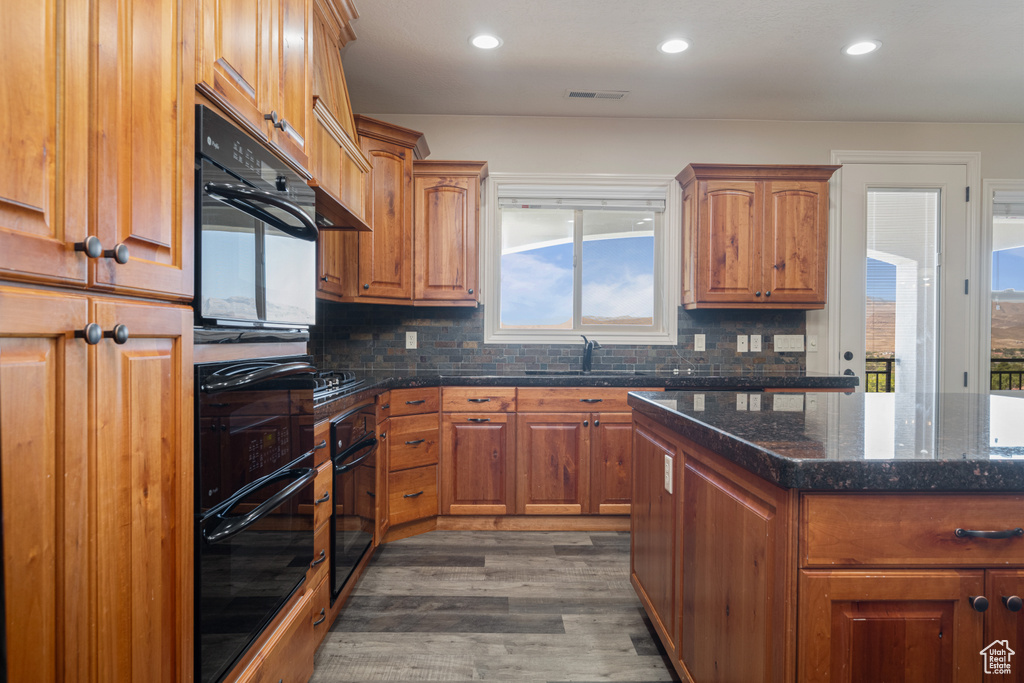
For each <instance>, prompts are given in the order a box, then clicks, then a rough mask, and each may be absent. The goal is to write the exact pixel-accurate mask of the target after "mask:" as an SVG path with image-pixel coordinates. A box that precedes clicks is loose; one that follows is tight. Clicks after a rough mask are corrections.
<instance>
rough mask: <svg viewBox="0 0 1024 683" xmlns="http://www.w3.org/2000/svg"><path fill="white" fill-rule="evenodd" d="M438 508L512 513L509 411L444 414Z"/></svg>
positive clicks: (455, 511)
mask: <svg viewBox="0 0 1024 683" xmlns="http://www.w3.org/2000/svg"><path fill="white" fill-rule="evenodd" d="M442 424H443V427H442V430H443V440H444V448H443V450H442V455H441V458H442V459H441V513H442V514H445V515H510V514H513V513H514V512H515V464H514V463H515V416H514V415H509V414H507V413H478V414H468V413H445V414H444V416H443V418H442Z"/></svg>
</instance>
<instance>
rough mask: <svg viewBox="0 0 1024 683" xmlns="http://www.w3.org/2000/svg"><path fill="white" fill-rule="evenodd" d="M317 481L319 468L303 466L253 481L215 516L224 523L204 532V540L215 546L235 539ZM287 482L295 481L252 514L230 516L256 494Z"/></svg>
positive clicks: (228, 501) (258, 506)
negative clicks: (235, 536) (307, 485)
mask: <svg viewBox="0 0 1024 683" xmlns="http://www.w3.org/2000/svg"><path fill="white" fill-rule="evenodd" d="M315 478H316V470H315V469H313V468H312V467H299V468H295V469H291V468H289V469H286V470H281V471H280V472H275V473H274V474H271V475H268V476H266V477H263V479H259V480H257V481H256V482H253V485H252V486H247V487H245V488H244V489H242V490H241V491H239V492H238V493H237V494H235V495H234V496H233V497H232V498H229V499H228V500H227V501H225V502H224V504H223V505H222V506H221V507H220V509H219V511H218V512H217V513H216V514H215V515H213V516H214V517H216V518H217V519H219V520H221V523H220V524H218V525H217V527H216V528H215V529H213V531H209V532H208V531H206V530H205V529H204V530H203V540H204V541H206V542H207V543H211V544H212V543H220V542H221V541H223V540H226V539H228V538H230V537H232V536H234V535H235V534H237V533H239V532H240V531H243V530H244V529H246V528H247V527H250V526H252V525H253V524H255V523H256V522H258V521H259V520H260V519H262V518H263V517H266V516H267V515H268V514H269V513H270V512H271V511H272V510H274V509H275V508H277V507H278V506H279V505H281V503H283V502H285V501H286V500H288V499H289V498H291V497H292V496H294V495H295V494H296V493H298V492H299V490H300V489H302V488H303V487H304V486H305V485H306V484H308V483H310V482H311V481H313V480H314V479H315ZM287 479H294V480H295V481H293V482H292V483H291V484H288V486H286V487H284V488H283V489H281V490H280V491H278V492H277V493H275V494H274V495H272V496H271V497H270V498H267V499H266V500H265V501H263V502H262V503H260V504H259V505H257V506H256V507H255V508H254V509H253V510H252V511H251V512H249V513H247V514H244V515H238V516H237V517H231V518H228V513H229V512H231V510H232V509H233V508H234V507H235V506H236V505H238V504H239V503H241V502H242V501H243V500H245V499H246V498H248V497H249V496H250V495H252V494H253V493H254V492H256V491H258V490H259V489H262V488H266V487H267V486H271V485H273V484H277V483H278V482H281V481H283V480H287Z"/></svg>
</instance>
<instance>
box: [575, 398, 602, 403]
mask: <svg viewBox="0 0 1024 683" xmlns="http://www.w3.org/2000/svg"><path fill="white" fill-rule="evenodd" d="M603 400H604V399H603V398H581V399H580V403H600V402H601V401H603Z"/></svg>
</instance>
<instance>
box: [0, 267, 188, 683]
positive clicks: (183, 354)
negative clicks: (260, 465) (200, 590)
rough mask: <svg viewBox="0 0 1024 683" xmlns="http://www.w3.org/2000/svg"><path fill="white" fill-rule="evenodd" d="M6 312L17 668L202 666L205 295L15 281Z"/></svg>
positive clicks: (3, 441)
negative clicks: (196, 493)
mask: <svg viewBox="0 0 1024 683" xmlns="http://www.w3.org/2000/svg"><path fill="white" fill-rule="evenodd" d="M0 319H2V320H3V321H4V324H3V330H2V332H0V479H2V484H3V546H4V547H3V551H4V592H5V596H6V605H5V611H6V615H5V616H6V633H7V639H8V641H7V652H8V657H9V662H8V672H7V673H8V680H11V681H22V680H25V681H27V680H33V681H51V680H58V679H61V680H79V681H91V680H98V681H140V680H146V681H168V682H169V683H170V682H172V681H180V680H185V679H187V678H188V677H189V676H190V675H191V673H192V639H191V628H190V625H191V624H192V600H193V590H192V575H193V568H192V508H193V504H192V497H193V491H192V474H191V472H192V448H193V444H192V420H193V412H192V381H191V377H192V374H191V367H192V314H191V311H189V310H188V309H185V308H182V307H176V306H167V305H159V304H144V303H135V302H125V301H119V300H116V299H105V298H90V297H85V296H74V295H67V294H57V293H50V292H42V291H36V290H31V289H13V288H11V289H8V288H2V287H0ZM89 323H96V324H98V325H100V327H101V328H102V329H103V330H111V329H113V328H114V326H115V325H119V324H120V325H125V326H126V327H127V328H128V330H129V338H128V340H127V341H126V342H125V343H124V344H115V343H114V341H113V340H112V339H105V338H104V339H101V340H100V341H99V343H98V344H95V345H93V346H89V345H87V344H86V342H85V340H84V339H79V338H76V337H75V336H74V332H75V330H81V329H83V328H85V326H86V325H87V324H89ZM186 368H187V370H186ZM93 672H95V673H93Z"/></svg>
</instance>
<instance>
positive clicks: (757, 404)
mask: <svg viewBox="0 0 1024 683" xmlns="http://www.w3.org/2000/svg"><path fill="white" fill-rule="evenodd" d="M749 405H750V409H751V410H754V411H757V410H761V394H751V395H750V401H749Z"/></svg>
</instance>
